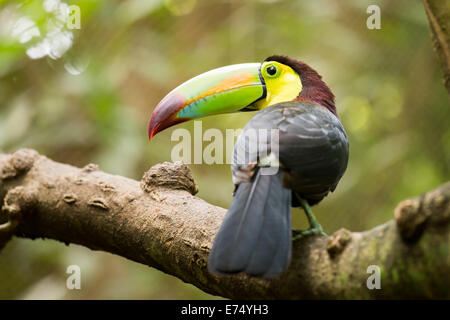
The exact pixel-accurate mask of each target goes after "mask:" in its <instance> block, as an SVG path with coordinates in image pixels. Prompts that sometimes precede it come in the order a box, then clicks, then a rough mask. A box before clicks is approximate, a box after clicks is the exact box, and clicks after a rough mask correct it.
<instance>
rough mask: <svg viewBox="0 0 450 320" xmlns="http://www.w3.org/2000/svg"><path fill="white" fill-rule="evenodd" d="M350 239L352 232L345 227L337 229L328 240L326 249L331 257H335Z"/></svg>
mask: <svg viewBox="0 0 450 320" xmlns="http://www.w3.org/2000/svg"><path fill="white" fill-rule="evenodd" d="M351 240H352V233H351V232H350V231H349V230H347V229H344V228H342V229H339V230H338V231H336V232H335V233H334V234H333V235H332V236H331V237H330V240H329V241H328V244H327V251H328V254H329V255H330V256H331V258H334V257H336V256H337V255H339V254H340V253H341V252H342V251H344V249H345V247H346V246H347V244H348V243H349V242H350V241H351Z"/></svg>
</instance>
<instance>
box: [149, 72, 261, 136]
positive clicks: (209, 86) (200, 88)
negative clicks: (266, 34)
mask: <svg viewBox="0 0 450 320" xmlns="http://www.w3.org/2000/svg"><path fill="white" fill-rule="evenodd" d="M260 67H261V64H260V63H245V64H236V65H231V66H227V67H222V68H218V69H214V70H211V71H208V72H205V73H203V74H201V75H199V76H196V77H194V78H192V79H191V80H188V81H186V82H185V83H183V84H181V85H180V86H178V87H177V88H175V89H174V90H172V91H171V92H170V93H169V94H168V95H167V96H165V97H164V99H162V100H161V102H160V103H158V105H157V106H156V108H155V110H153V113H152V115H151V118H150V124H149V128H148V136H149V139H151V138H152V137H153V136H154V135H155V134H157V133H158V132H160V131H162V130H164V129H166V128H168V127H171V126H173V125H175V124H177V123H180V122H184V121H188V120H191V119H195V118H200V117H205V116H208V115H213V114H221V113H231V112H238V111H243V110H244V109H245V108H247V107H249V106H250V105H252V104H253V103H254V102H256V101H257V100H259V99H261V98H263V97H265V95H266V88H265V85H264V83H263V81H262V80H261V79H262V78H261V77H260V70H259V69H260Z"/></svg>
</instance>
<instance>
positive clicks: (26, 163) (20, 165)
mask: <svg viewBox="0 0 450 320" xmlns="http://www.w3.org/2000/svg"><path fill="white" fill-rule="evenodd" d="M38 156H39V154H38V153H37V152H36V151H34V150H31V149H20V150H18V151H16V152H14V153H13V154H12V155H10V156H9V157H8V160H7V161H6V163H5V164H3V165H2V167H1V169H0V180H6V179H11V178H15V177H17V176H20V175H22V174H24V173H26V172H28V171H29V170H30V169H31V168H32V167H33V164H34V161H35V160H36V159H37V157H38Z"/></svg>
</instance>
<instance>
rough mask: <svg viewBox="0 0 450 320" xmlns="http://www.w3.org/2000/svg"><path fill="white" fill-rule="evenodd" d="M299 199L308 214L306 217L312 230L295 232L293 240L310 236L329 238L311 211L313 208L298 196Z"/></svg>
mask: <svg viewBox="0 0 450 320" xmlns="http://www.w3.org/2000/svg"><path fill="white" fill-rule="evenodd" d="M297 198H298V200H299V201H300V204H301V206H302V207H303V210H304V211H305V213H306V217H307V218H308V222H309V225H310V228H309V229H307V230H294V234H293V235H292V240H294V241H295V240H298V239H300V238H304V237H306V236H310V235H319V236H324V237H327V234H326V233H325V232H323V229H322V226H321V225H320V223H319V222H318V221H317V220H316V217H315V216H314V214H313V212H312V210H311V207H310V206H309V203H308V201H306V200H305V199H303V198H301V197H299V196H298V195H297Z"/></svg>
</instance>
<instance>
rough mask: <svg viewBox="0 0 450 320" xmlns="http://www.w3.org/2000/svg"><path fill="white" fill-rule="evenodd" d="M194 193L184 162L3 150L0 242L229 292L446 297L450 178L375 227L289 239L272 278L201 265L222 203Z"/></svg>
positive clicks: (265, 295) (234, 294)
mask: <svg viewBox="0 0 450 320" xmlns="http://www.w3.org/2000/svg"><path fill="white" fill-rule="evenodd" d="M196 191H197V187H196V185H195V183H194V180H193V179H192V175H191V173H190V171H189V169H188V168H187V167H186V166H184V165H183V164H181V163H175V164H173V163H167V162H166V163H163V164H159V165H156V166H154V167H153V168H151V169H150V170H149V171H148V172H147V173H146V174H145V175H144V177H143V179H142V181H141V182H138V181H135V180H131V179H127V178H124V177H120V176H116V175H109V174H106V173H104V172H101V171H100V170H99V169H98V167H97V166H96V165H88V166H86V167H84V168H82V169H78V168H75V167H72V166H69V165H64V164H60V163H56V162H54V161H52V160H50V159H48V158H46V157H44V156H41V155H39V154H38V153H37V152H35V151H33V150H19V151H17V152H16V153H14V154H12V155H5V154H0V201H2V202H3V208H2V215H1V216H0V221H2V222H4V223H3V224H1V225H0V247H2V246H3V245H4V244H5V243H6V242H7V241H8V239H10V238H11V237H12V236H18V237H26V238H31V239H34V238H50V239H55V240H59V241H62V242H64V243H66V244H69V243H76V244H80V245H83V246H86V247H88V248H91V249H93V250H103V251H108V252H111V253H113V254H117V255H120V256H123V257H126V258H128V259H130V260H134V261H137V262H140V263H143V264H146V265H148V266H151V267H155V268H157V269H159V270H162V271H164V272H166V273H169V274H171V275H174V276H176V277H178V278H180V279H182V280H183V281H185V282H189V283H192V284H193V285H195V286H197V287H199V288H200V289H202V290H204V291H206V292H209V293H212V294H215V295H220V296H224V297H229V298H241V299H272V298H278V299H311V298H312V299H317V298H383V299H386V298H449V297H450V293H449V290H448V287H449V286H450V278H449V277H448V274H447V273H448V270H449V269H450V258H449V257H450V255H449V242H450V237H449V235H450V232H449V220H450V183H447V184H445V185H443V186H441V187H439V188H438V189H436V190H434V191H431V192H428V193H426V194H425V195H422V196H421V197H418V198H415V199H411V200H406V201H404V202H402V203H401V204H400V205H399V206H398V207H397V209H396V211H395V220H392V221H389V222H387V223H386V224H383V225H381V226H378V227H376V228H374V229H372V230H369V231H365V232H361V233H359V232H353V233H352V232H350V231H347V230H344V229H341V230H339V231H337V232H336V233H335V234H334V235H332V236H331V237H319V236H317V237H314V236H312V237H309V238H305V239H301V240H298V241H296V242H294V245H293V258H292V263H291V266H290V268H289V270H288V271H287V272H285V273H284V274H283V275H282V276H281V277H280V278H278V279H273V280H270V281H268V280H262V279H258V278H253V277H248V276H246V275H243V274H239V275H234V276H229V277H217V276H214V275H211V274H210V273H209V272H208V270H207V268H206V261H207V257H208V252H209V250H210V248H211V244H212V242H213V239H214V236H215V234H216V232H217V231H218V228H219V226H220V223H221V221H222V219H223V217H224V215H225V212H226V210H225V209H223V208H219V207H216V206H213V205H211V204H208V203H206V202H205V201H203V200H201V199H199V198H197V197H195V196H194V195H193V194H195V193H196ZM1 218H3V220H1ZM5 218H6V219H7V220H5ZM369 265H378V266H379V267H380V268H381V290H369V289H368V288H367V286H366V281H367V278H368V277H369V276H370V274H367V267H368V266H369Z"/></svg>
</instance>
